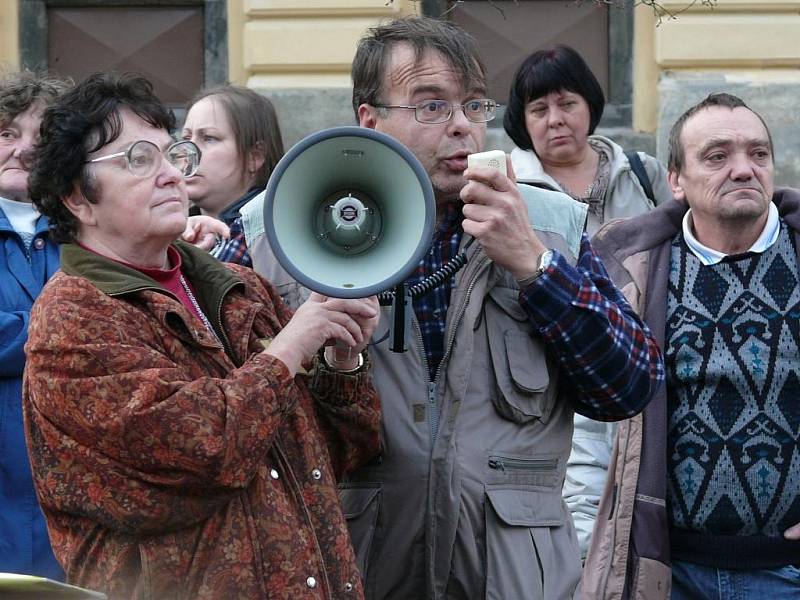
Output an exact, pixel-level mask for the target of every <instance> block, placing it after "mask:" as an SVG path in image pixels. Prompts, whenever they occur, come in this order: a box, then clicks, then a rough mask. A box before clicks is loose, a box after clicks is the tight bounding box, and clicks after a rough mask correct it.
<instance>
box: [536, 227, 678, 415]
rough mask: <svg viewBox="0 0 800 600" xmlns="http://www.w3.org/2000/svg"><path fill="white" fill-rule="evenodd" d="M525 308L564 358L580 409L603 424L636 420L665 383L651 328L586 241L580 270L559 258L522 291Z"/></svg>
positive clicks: (555, 256)
mask: <svg viewBox="0 0 800 600" xmlns="http://www.w3.org/2000/svg"><path fill="white" fill-rule="evenodd" d="M520 304H521V305H522V308H523V309H524V310H525V312H526V313H527V315H528V317H529V318H530V319H531V321H532V322H533V323H534V325H536V327H537V328H538V330H539V333H540V335H541V336H542V339H543V340H544V341H545V342H546V344H547V347H548V349H549V350H550V351H551V352H553V353H554V355H555V357H556V358H557V359H558V363H559V366H560V369H561V374H562V377H561V385H563V386H565V387H566V388H568V389H570V390H571V391H572V392H573V393H572V394H570V397H571V398H572V399H573V408H574V409H575V410H576V411H577V412H579V413H580V414H582V415H585V416H587V417H589V418H591V419H597V420H599V421H611V420H616V419H620V418H626V417H632V416H633V415H635V414H637V413H638V412H640V411H641V410H642V409H643V408H644V407H645V406H646V405H647V403H648V402H649V401H650V398H652V396H653V394H655V392H656V390H657V389H658V387H659V386H660V385H661V384H662V383H663V381H664V360H663V357H662V355H661V350H660V349H659V348H658V344H657V343H656V341H655V340H654V339H653V336H652V334H651V333H650V329H649V328H648V327H647V325H646V324H645V323H644V322H643V321H642V320H641V319H640V318H639V316H638V315H637V314H636V313H635V312H634V310H633V308H631V306H630V304H628V302H627V300H625V297H624V296H623V295H622V292H620V291H619V290H618V289H617V288H616V286H614V284H613V283H612V282H611V280H610V279H609V277H608V273H607V272H606V268H605V266H604V265H603V263H602V261H601V260H600V258H599V257H598V256H597V255H596V254H595V252H594V249H593V248H592V245H591V244H590V243H589V238H588V237H587V236H586V234H585V233H584V234H583V237H582V239H581V248H580V253H579V256H578V262H577V264H576V265H575V266H574V267H573V266H571V265H570V264H569V263H568V262H567V261H566V259H565V258H564V257H563V256H562V255H561V254H559V253H558V252H555V251H554V252H553V259H552V261H551V262H550V265H549V266H548V268H547V269H546V270H545V272H544V273H542V275H541V276H539V277H537V278H536V279H535V280H534V281H533V282H532V283H530V284H529V285H528V286H527V287H526V288H525V289H523V290H520Z"/></svg>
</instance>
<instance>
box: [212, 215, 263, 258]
mask: <svg viewBox="0 0 800 600" xmlns="http://www.w3.org/2000/svg"><path fill="white" fill-rule="evenodd" d="M230 229H231V235H230V237H229V238H228V239H227V240H224V241H223V242H222V243H221V244H220V245H219V246H216V247H214V248H212V250H211V255H212V256H213V257H214V258H216V259H217V260H219V261H222V262H227V263H236V264H237V265H242V266H243V267H250V268H251V269H252V268H253V259H251V258H250V253H249V252H248V251H247V242H246V241H245V239H244V229H243V228H242V217H237V218H236V220H235V221H234V222H233V223H231V224H230Z"/></svg>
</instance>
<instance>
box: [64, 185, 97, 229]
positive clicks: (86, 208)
mask: <svg viewBox="0 0 800 600" xmlns="http://www.w3.org/2000/svg"><path fill="white" fill-rule="evenodd" d="M61 202H63V204H64V206H66V207H67V210H68V211H69V212H71V213H72V214H73V215H74V216H75V218H76V219H78V222H79V223H80V224H81V225H87V226H90V227H91V226H94V225H97V216H96V215H95V211H94V206H95V205H94V204H92V203H91V202H89V201H88V200H87V199H86V196H84V195H83V192H81V188H80V185H78V184H77V183H75V184H73V186H72V191H71V192H70V193H69V195H67V196H62V198H61Z"/></svg>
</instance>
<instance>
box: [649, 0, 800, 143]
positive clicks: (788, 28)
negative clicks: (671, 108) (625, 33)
mask: <svg viewBox="0 0 800 600" xmlns="http://www.w3.org/2000/svg"><path fill="white" fill-rule="evenodd" d="M687 4H688V1H687V0H666V1H664V2H662V6H663V7H664V8H665V9H666V10H667V11H670V12H671V13H674V14H676V18H674V19H670V18H663V19H662V20H661V22H660V23H657V20H656V17H655V16H654V13H653V9H652V8H651V7H648V6H644V5H639V6H637V8H636V13H635V22H634V23H635V24H634V78H633V80H634V98H633V100H634V109H633V125H634V129H637V130H639V131H648V132H654V131H655V130H656V127H657V125H658V120H659V118H658V115H659V109H660V100H661V99H660V98H659V89H658V83H659V80H660V79H661V78H662V77H665V76H667V77H669V76H672V75H677V76H680V75H688V74H692V73H695V74H701V73H706V72H710V73H715V74H722V75H724V78H725V81H730V82H748V81H752V82H782V83H800V71H798V67H800V35H798V32H800V2H787V1H783V0H767V1H766V2H751V1H746V0H718V1H717V3H716V5H715V6H714V7H713V8H712V7H709V6H705V5H702V4H700V3H699V2H697V3H695V4H694V5H692V6H691V7H690V8H689V9H688V10H683V9H685V8H686V6H687ZM680 11H683V12H680Z"/></svg>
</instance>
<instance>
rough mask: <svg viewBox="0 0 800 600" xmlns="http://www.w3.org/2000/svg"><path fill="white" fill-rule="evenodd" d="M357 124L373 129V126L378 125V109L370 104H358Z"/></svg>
mask: <svg viewBox="0 0 800 600" xmlns="http://www.w3.org/2000/svg"><path fill="white" fill-rule="evenodd" d="M358 124H359V125H360V126H361V127H368V128H369V129H375V127H377V125H378V109H377V108H375V107H374V106H372V105H370V104H361V105H359V107H358Z"/></svg>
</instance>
